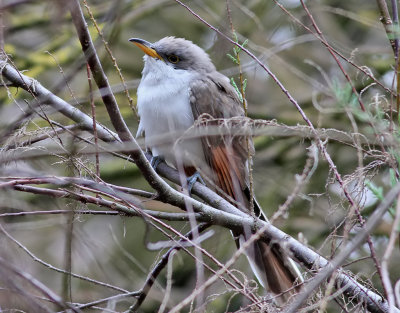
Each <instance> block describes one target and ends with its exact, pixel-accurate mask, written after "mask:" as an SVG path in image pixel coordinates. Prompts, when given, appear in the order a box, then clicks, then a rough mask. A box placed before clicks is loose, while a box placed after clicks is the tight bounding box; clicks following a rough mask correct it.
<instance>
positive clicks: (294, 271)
mask: <svg viewBox="0 0 400 313" xmlns="http://www.w3.org/2000/svg"><path fill="white" fill-rule="evenodd" d="M254 204H255V205H254V208H255V213H256V215H259V216H260V218H261V219H263V220H265V221H267V218H266V217H265V215H264V214H263V213H262V211H261V208H260V207H259V205H258V203H257V202H256V201H254ZM250 237H251V234H245V235H241V236H239V244H240V245H242V244H244V242H245V241H246V240H248V239H249V238H250ZM245 251H246V256H247V258H248V260H249V263H250V266H251V269H252V270H253V272H254V274H255V275H256V277H257V279H258V281H259V282H260V283H261V284H262V286H263V287H264V288H265V289H267V290H270V291H271V292H273V293H274V294H276V295H280V296H279V299H280V300H281V301H279V302H283V301H287V300H288V299H289V298H290V297H291V296H293V295H294V294H296V293H297V292H298V291H299V289H300V287H299V284H300V283H301V282H303V277H302V275H301V273H300V270H299V269H298V267H297V265H296V263H295V262H294V261H293V260H292V259H291V258H290V257H289V256H288V255H287V254H286V253H285V252H283V251H281V250H280V248H279V246H278V245H277V244H274V243H266V242H264V241H261V240H257V241H255V243H254V244H251V245H250V246H249V248H247V249H246V250H245Z"/></svg>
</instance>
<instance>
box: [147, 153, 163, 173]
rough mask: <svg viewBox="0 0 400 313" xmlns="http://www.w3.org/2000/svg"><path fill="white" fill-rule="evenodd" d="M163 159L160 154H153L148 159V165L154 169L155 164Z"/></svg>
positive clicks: (158, 163)
mask: <svg viewBox="0 0 400 313" xmlns="http://www.w3.org/2000/svg"><path fill="white" fill-rule="evenodd" d="M164 161H165V160H164V158H163V157H161V156H158V155H157V156H153V157H152V158H151V160H150V165H151V167H152V168H153V169H154V170H156V169H157V166H158V165H160V163H161V162H164Z"/></svg>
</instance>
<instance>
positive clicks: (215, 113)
mask: <svg viewBox="0 0 400 313" xmlns="http://www.w3.org/2000/svg"><path fill="white" fill-rule="evenodd" d="M190 104H191V106H192V111H193V116H194V119H195V120H197V119H198V118H199V117H200V118H201V120H202V122H201V123H200V124H201V126H204V125H206V127H208V126H212V127H215V128H216V129H218V128H219V127H223V125H221V123H218V122H215V121H210V120H212V118H214V119H221V118H231V117H244V109H243V104H242V103H241V102H240V100H239V98H238V95H237V94H236V91H235V89H234V88H233V87H232V86H231V84H230V83H229V79H228V78H227V77H226V76H224V75H222V74H220V73H218V72H213V73H210V74H206V75H202V76H199V77H198V78H197V79H194V80H193V81H192V82H191V84H190ZM222 123H223V122H222ZM223 131H224V132H226V131H230V130H229V129H227V128H224V129H223ZM248 141H249V142H248V143H247V141H246V138H245V137H244V136H240V134H233V133H232V132H231V134H224V135H215V136H208V137H207V138H202V144H203V150H204V154H205V157H206V160H207V163H208V164H209V166H210V167H211V169H212V170H213V172H214V173H215V174H216V175H215V183H216V185H217V186H218V187H220V188H221V189H222V190H223V191H224V192H225V193H226V194H227V195H229V196H230V197H232V198H233V199H234V200H236V201H238V202H240V203H242V204H244V205H246V206H247V205H248V203H247V202H248V200H246V199H244V197H243V195H242V194H243V190H244V189H245V188H246V187H247V177H248V173H247V167H246V161H247V159H248V155H249V149H250V153H253V151H254V147H253V142H252V139H251V138H248ZM239 189H240V190H239Z"/></svg>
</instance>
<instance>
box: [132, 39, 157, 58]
mask: <svg viewBox="0 0 400 313" xmlns="http://www.w3.org/2000/svg"><path fill="white" fill-rule="evenodd" d="M129 41H130V42H133V43H134V44H135V45H136V46H138V47H139V48H140V49H142V51H143V52H144V53H146V54H147V55H148V56H151V57H152V58H155V59H160V60H162V57H161V56H160V55H159V54H158V53H157V51H156V50H154V49H153V48H152V47H151V46H152V44H151V43H150V42H148V41H146V40H143V39H140V38H130V39H129Z"/></svg>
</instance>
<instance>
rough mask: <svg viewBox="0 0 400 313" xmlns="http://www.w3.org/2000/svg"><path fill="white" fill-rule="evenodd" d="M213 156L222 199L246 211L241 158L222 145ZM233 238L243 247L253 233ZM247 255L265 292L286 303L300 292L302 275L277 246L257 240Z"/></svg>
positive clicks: (256, 207)
mask: <svg viewBox="0 0 400 313" xmlns="http://www.w3.org/2000/svg"><path fill="white" fill-rule="evenodd" d="M210 155H211V156H210V159H211V164H212V168H213V170H214V173H215V174H216V176H215V182H216V184H217V185H218V186H219V188H221V189H222V191H223V193H222V196H224V195H225V196H226V195H228V196H229V197H230V199H229V197H227V199H228V201H231V202H232V203H233V204H238V203H240V204H242V206H241V209H242V210H246V211H247V210H248V208H249V207H250V202H251V200H250V198H251V197H250V192H249V191H248V188H247V184H246V182H245V180H246V179H245V176H246V174H245V171H246V169H245V167H244V166H243V162H242V158H240V157H238V156H237V154H235V152H234V151H233V150H231V149H228V148H227V147H226V146H223V145H219V146H214V147H213V149H212V150H211V154H210ZM232 200H234V201H232ZM252 201H253V203H254V213H255V214H256V215H257V216H259V217H260V218H261V219H263V220H265V221H267V218H266V216H265V215H264V214H263V212H262V210H261V207H260V206H259V205H258V203H257V201H255V199H253V200H252ZM233 235H234V237H235V238H238V239H239V240H238V241H239V242H238V243H239V244H240V245H242V244H244V242H245V241H247V240H248V239H249V238H250V237H251V235H252V233H251V232H250V230H249V231H248V232H245V233H244V234H236V233H235V234H233ZM245 252H246V255H247V258H248V260H249V262H250V265H251V268H252V270H253V272H254V273H255V275H256V276H257V278H258V280H259V282H260V283H261V284H262V285H263V287H264V288H265V289H267V290H270V291H272V292H273V293H274V294H277V295H280V294H282V295H281V296H280V297H279V298H280V299H281V300H283V301H286V300H287V299H288V298H289V297H290V296H292V295H293V294H295V293H297V292H298V288H297V287H295V285H296V284H297V283H299V282H302V275H301V273H300V271H299V269H298V268H297V266H296V264H295V263H294V262H293V260H292V259H290V257H289V256H288V255H287V254H285V253H284V251H281V250H280V249H279V246H278V244H276V243H273V242H271V243H266V242H263V241H261V240H257V241H255V242H254V243H253V244H251V245H249V247H248V248H247V249H246V250H245ZM283 301H278V302H283Z"/></svg>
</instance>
